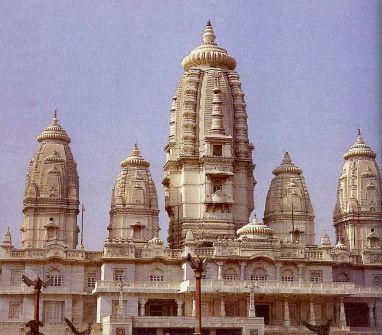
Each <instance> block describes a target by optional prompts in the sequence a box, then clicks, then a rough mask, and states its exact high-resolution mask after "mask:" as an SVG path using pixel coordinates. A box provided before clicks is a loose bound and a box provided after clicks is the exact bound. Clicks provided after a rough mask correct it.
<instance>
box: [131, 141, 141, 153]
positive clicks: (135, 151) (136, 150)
mask: <svg viewBox="0 0 382 335" xmlns="http://www.w3.org/2000/svg"><path fill="white" fill-rule="evenodd" d="M130 156H135V157H139V156H141V151H140V150H139V147H138V142H135V143H134V146H133V149H132V150H131V155H130Z"/></svg>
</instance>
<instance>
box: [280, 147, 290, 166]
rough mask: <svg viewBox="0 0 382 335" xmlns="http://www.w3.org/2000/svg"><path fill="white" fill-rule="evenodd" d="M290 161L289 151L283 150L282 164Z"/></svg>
mask: <svg viewBox="0 0 382 335" xmlns="http://www.w3.org/2000/svg"><path fill="white" fill-rule="evenodd" d="M290 163H292V160H291V158H290V156H289V152H288V151H286V150H284V158H283V160H282V164H290Z"/></svg>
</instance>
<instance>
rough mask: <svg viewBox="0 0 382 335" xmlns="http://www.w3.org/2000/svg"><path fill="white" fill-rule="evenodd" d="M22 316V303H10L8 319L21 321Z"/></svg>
mask: <svg viewBox="0 0 382 335" xmlns="http://www.w3.org/2000/svg"><path fill="white" fill-rule="evenodd" d="M20 314H21V303H19V302H10V303H9V310H8V319H11V320H15V319H20Z"/></svg>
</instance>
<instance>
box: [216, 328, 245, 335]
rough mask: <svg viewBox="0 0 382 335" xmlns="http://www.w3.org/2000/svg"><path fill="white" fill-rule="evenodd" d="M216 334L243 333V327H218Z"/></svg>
mask: <svg viewBox="0 0 382 335" xmlns="http://www.w3.org/2000/svg"><path fill="white" fill-rule="evenodd" d="M216 335H241V329H216Z"/></svg>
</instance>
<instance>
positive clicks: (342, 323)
mask: <svg viewBox="0 0 382 335" xmlns="http://www.w3.org/2000/svg"><path fill="white" fill-rule="evenodd" d="M342 327H346V316H345V304H344V298H341V303H340V328H342Z"/></svg>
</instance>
